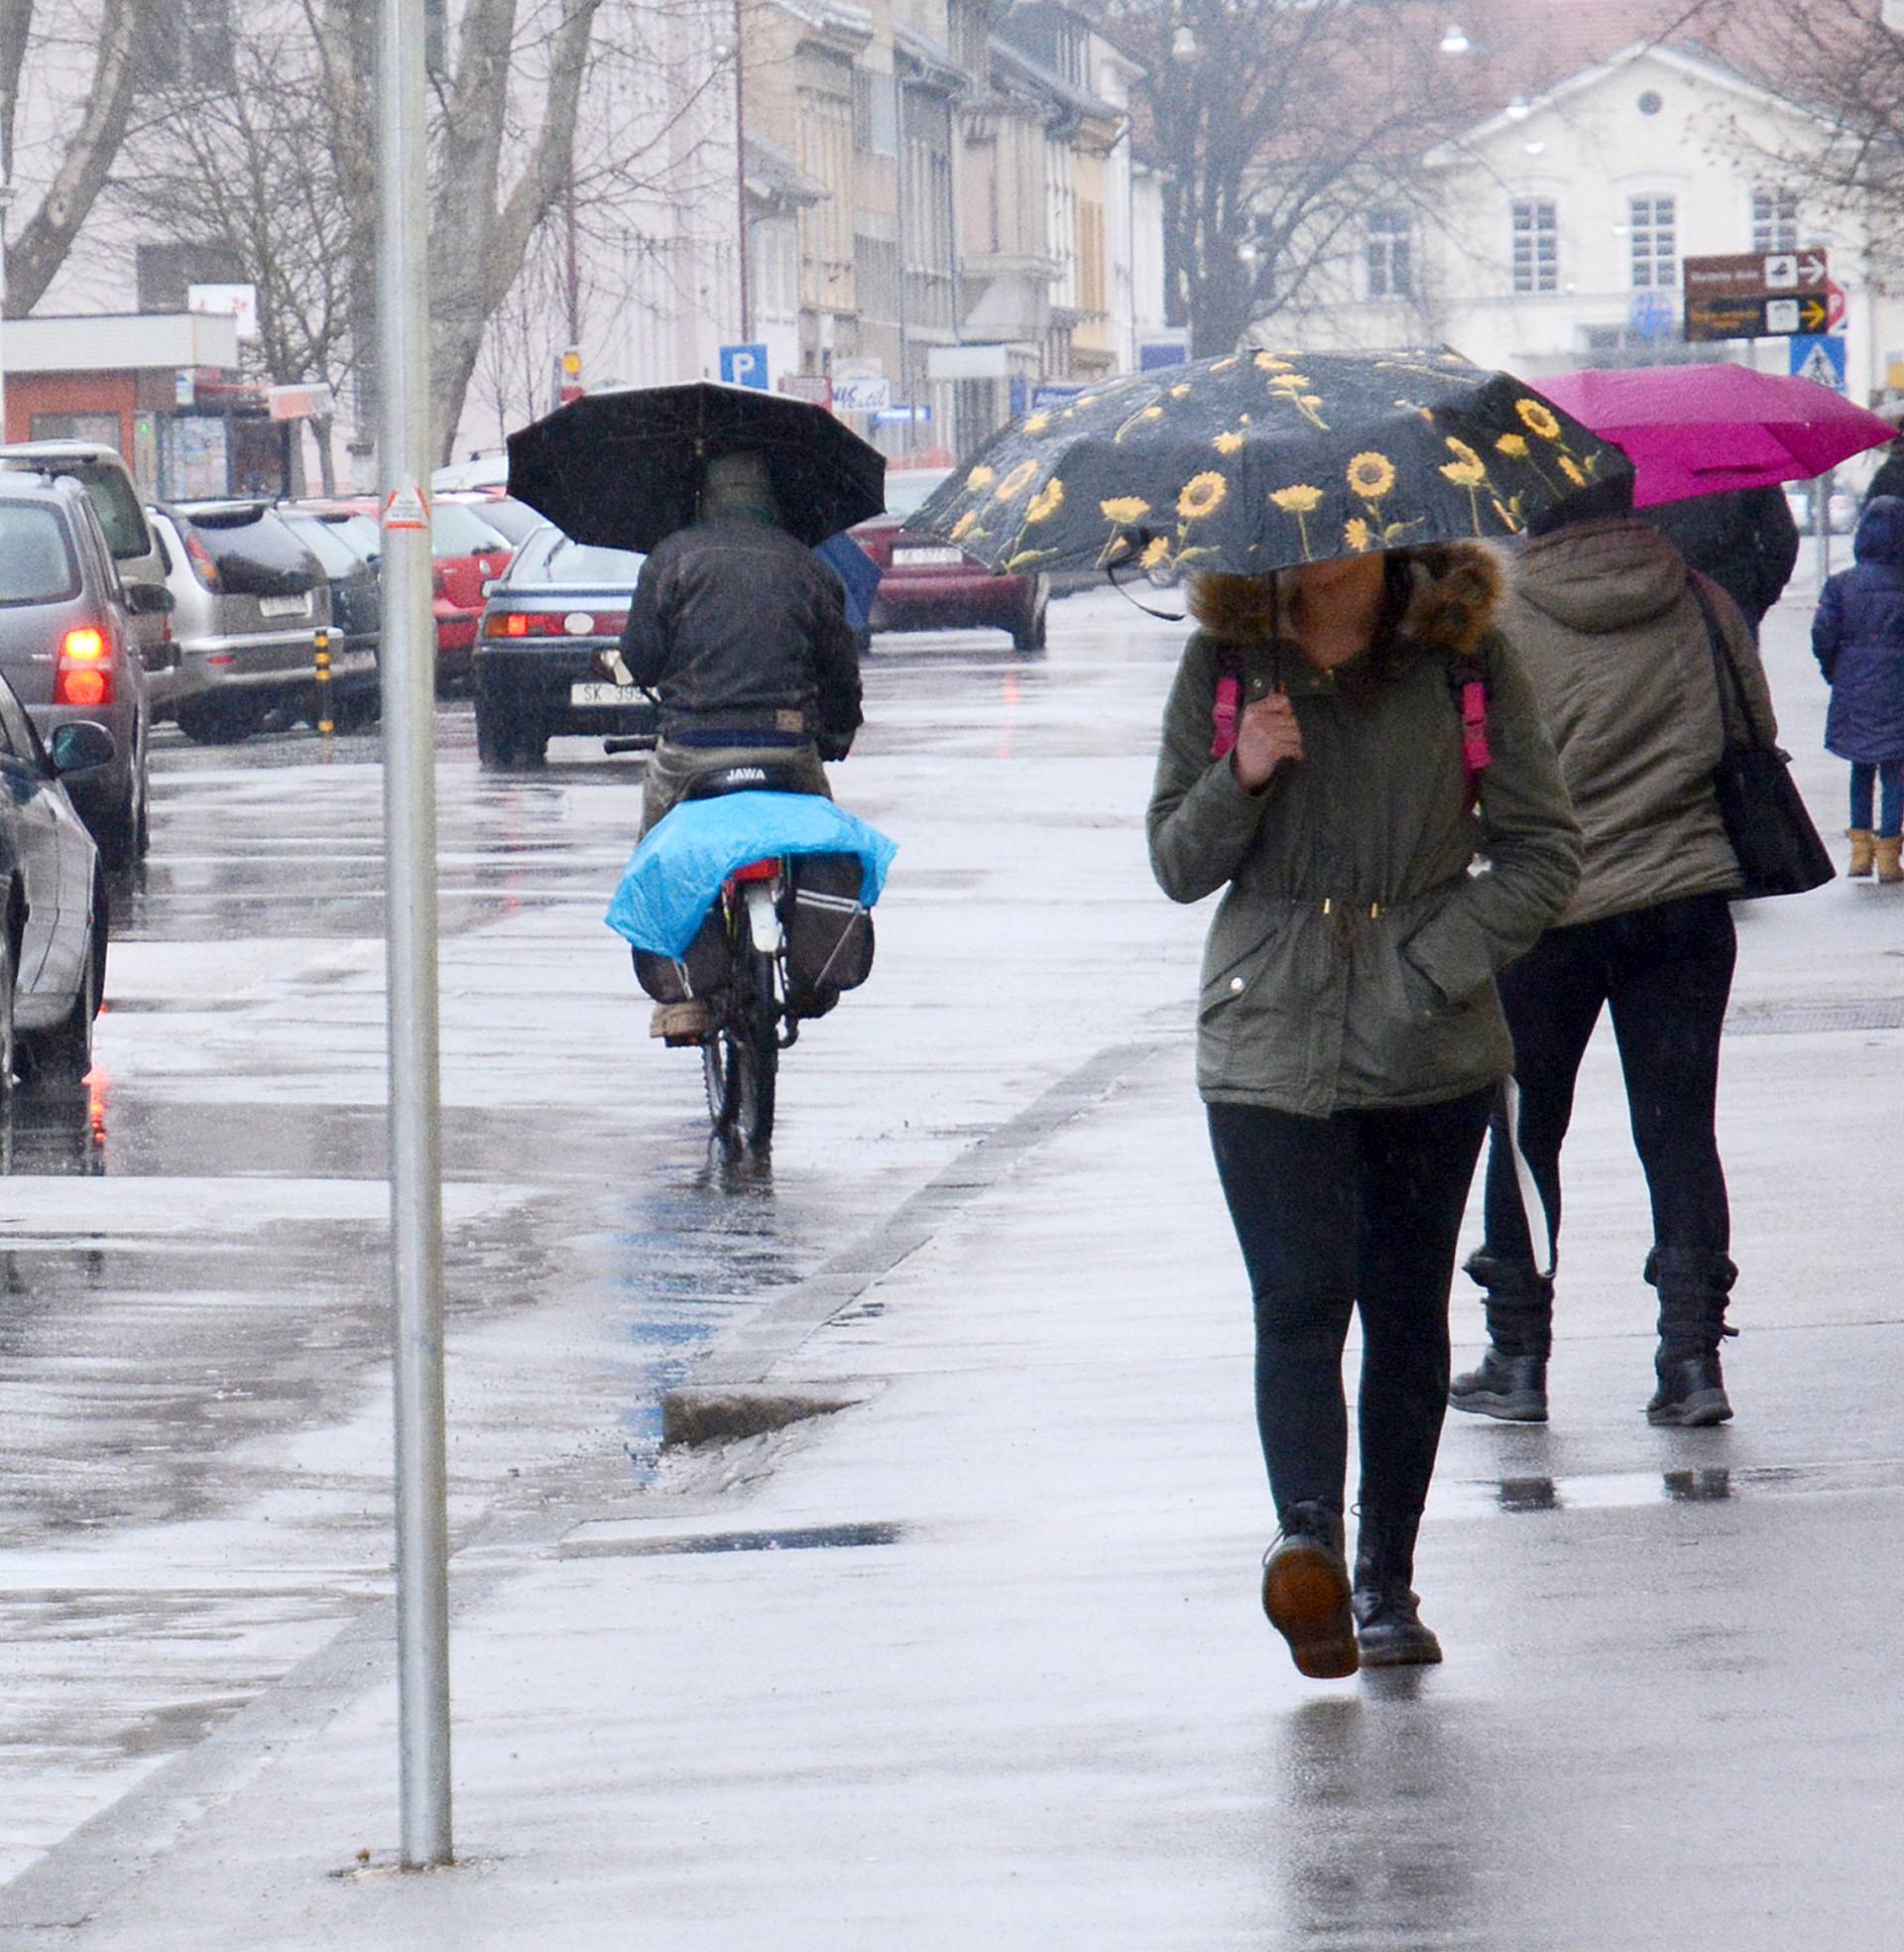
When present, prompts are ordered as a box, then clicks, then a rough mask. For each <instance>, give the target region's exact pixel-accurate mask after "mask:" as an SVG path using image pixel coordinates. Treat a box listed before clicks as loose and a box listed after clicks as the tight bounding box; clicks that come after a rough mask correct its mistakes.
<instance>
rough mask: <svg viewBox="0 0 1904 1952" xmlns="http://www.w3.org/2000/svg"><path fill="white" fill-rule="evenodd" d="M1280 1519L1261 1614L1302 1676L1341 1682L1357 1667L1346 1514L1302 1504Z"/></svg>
mask: <svg viewBox="0 0 1904 1952" xmlns="http://www.w3.org/2000/svg"><path fill="white" fill-rule="evenodd" d="M1280 1517H1281V1521H1282V1529H1281V1532H1280V1534H1279V1535H1278V1537H1277V1539H1276V1542H1275V1543H1274V1544H1273V1545H1272V1546H1270V1548H1269V1550H1268V1552H1267V1553H1265V1554H1264V1556H1263V1561H1262V1610H1263V1612H1264V1613H1266V1614H1267V1615H1268V1616H1269V1624H1270V1626H1272V1627H1273V1628H1274V1629H1275V1630H1276V1632H1277V1633H1278V1634H1280V1635H1281V1636H1282V1638H1283V1639H1284V1640H1285V1641H1287V1642H1288V1643H1289V1652H1290V1655H1291V1657H1292V1658H1293V1659H1294V1660H1295V1663H1296V1669H1297V1671H1298V1672H1299V1673H1303V1674H1307V1675H1308V1676H1309V1678H1310V1679H1311V1680H1314V1681H1339V1680H1341V1679H1343V1678H1344V1677H1345V1676H1347V1675H1350V1674H1353V1673H1354V1672H1355V1671H1356V1667H1357V1665H1358V1656H1357V1651H1356V1622H1355V1615H1354V1614H1353V1613H1352V1611H1351V1610H1350V1590H1349V1566H1348V1562H1347V1560H1346V1559H1345V1558H1344V1557H1343V1549H1342V1542H1343V1540H1342V1531H1343V1527H1342V1514H1341V1513H1340V1512H1336V1511H1332V1510H1331V1509H1330V1508H1329V1507H1328V1506H1327V1505H1324V1504H1322V1503H1321V1502H1320V1501H1319V1500H1315V1499H1302V1500H1299V1501H1298V1502H1297V1503H1295V1504H1293V1505H1289V1506H1287V1507H1285V1508H1284V1509H1283V1511H1282V1513H1281V1514H1280Z"/></svg>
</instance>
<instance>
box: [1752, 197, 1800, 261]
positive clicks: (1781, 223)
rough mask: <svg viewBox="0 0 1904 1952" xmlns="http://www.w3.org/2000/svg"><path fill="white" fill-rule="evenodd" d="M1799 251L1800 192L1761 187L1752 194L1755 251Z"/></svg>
mask: <svg viewBox="0 0 1904 1952" xmlns="http://www.w3.org/2000/svg"><path fill="white" fill-rule="evenodd" d="M1797 249H1798V191H1797V190H1795V189H1773V188H1768V187H1760V188H1758V189H1755V190H1753V191H1752V252H1753V255H1754V256H1756V257H1765V256H1767V255H1768V254H1769V253H1771V252H1774V251H1796V250H1797Z"/></svg>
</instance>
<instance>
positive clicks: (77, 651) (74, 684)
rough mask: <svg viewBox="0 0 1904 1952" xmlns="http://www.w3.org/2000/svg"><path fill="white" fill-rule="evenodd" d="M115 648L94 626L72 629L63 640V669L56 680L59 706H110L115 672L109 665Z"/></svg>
mask: <svg viewBox="0 0 1904 1952" xmlns="http://www.w3.org/2000/svg"><path fill="white" fill-rule="evenodd" d="M110 649H111V647H110V646H109V645H108V644H107V642H106V634H105V632H104V631H102V630H97V629H95V628H94V627H93V626H92V625H90V624H81V625H80V626H79V627H78V628H77V629H75V630H69V631H67V633H66V634H65V636H64V637H62V638H61V639H60V668H59V671H57V672H56V674H55V676H54V680H53V702H54V703H55V704H56V705H109V704H111V703H112V671H111V670H110V668H109V667H108V666H107V664H106V659H107V655H108V653H109V651H110Z"/></svg>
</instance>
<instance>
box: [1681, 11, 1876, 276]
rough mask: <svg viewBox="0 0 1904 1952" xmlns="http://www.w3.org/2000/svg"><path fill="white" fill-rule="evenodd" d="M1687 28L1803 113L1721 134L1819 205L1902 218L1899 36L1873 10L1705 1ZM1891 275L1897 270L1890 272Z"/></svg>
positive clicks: (1736, 123) (1735, 127)
mask: <svg viewBox="0 0 1904 1952" xmlns="http://www.w3.org/2000/svg"><path fill="white" fill-rule="evenodd" d="M1695 24H1696V26H1697V27H1698V29H1699V30H1700V32H1701V33H1702V34H1703V35H1704V37H1705V38H1706V39H1707V40H1708V41H1709V43H1710V44H1711V45H1712V46H1713V47H1714V48H1715V50H1716V51H1717V52H1718V53H1719V54H1720V55H1721V57H1722V58H1723V59H1726V60H1729V61H1731V62H1732V64H1733V65H1735V66H1737V67H1739V68H1741V69H1742V70H1743V71H1744V72H1745V73H1746V74H1747V75H1748V76H1750V77H1752V78H1754V79H1757V80H1761V81H1763V82H1764V83H1765V84H1766V85H1768V86H1769V87H1771V88H1772V89H1773V90H1774V91H1775V92H1776V93H1778V94H1780V95H1782V96H1783V97H1784V98H1785V99H1786V100H1787V101H1789V102H1791V103H1792V104H1793V105H1794V106H1795V107H1796V108H1798V109H1801V110H1803V111H1804V113H1803V115H1802V116H1795V117H1793V118H1791V119H1790V120H1789V121H1788V122H1786V123H1784V124H1782V125H1779V124H1771V123H1767V122H1765V121H1764V120H1763V119H1762V118H1760V119H1758V120H1757V121H1755V122H1754V123H1753V124H1751V125H1749V126H1748V125H1747V124H1745V123H1744V122H1743V121H1741V120H1738V119H1734V121H1733V122H1732V123H1731V124H1730V125H1729V126H1728V130H1727V135H1728V141H1729V146H1730V148H1731V149H1732V151H1733V153H1734V154H1739V155H1751V156H1753V157H1756V158H1757V159H1759V160H1761V161H1762V162H1764V163H1765V164H1766V165H1768V166H1769V167H1770V168H1771V169H1773V170H1776V171H1777V172H1778V173H1779V175H1780V177H1781V178H1782V180H1783V181H1785V182H1787V183H1793V184H1794V185H1795V186H1797V187H1799V188H1801V189H1804V190H1807V191H1809V192H1810V193H1811V194H1812V195H1813V196H1814V197H1815V198H1816V199H1817V200H1818V201H1820V202H1822V203H1826V204H1832V205H1836V206H1837V207H1839V208H1842V209H1848V210H1854V211H1868V212H1870V213H1871V215H1872V216H1873V217H1874V218H1876V219H1878V220H1879V221H1878V222H1877V223H1876V224H1875V225H1874V230H1876V231H1878V232H1881V233H1882V234H1883V235H1882V237H1880V239H1879V241H1880V242H1882V241H1883V239H1884V238H1888V237H1890V236H1892V235H1894V234H1895V232H1896V229H1897V225H1898V221H1899V219H1900V218H1904V30H1900V29H1899V28H1892V27H1887V26H1886V25H1885V22H1884V17H1883V7H1882V5H1881V0H1778V3H1777V4H1776V5H1775V6H1768V5H1767V4H1765V0H1703V4H1702V5H1701V6H1700V7H1699V8H1698V9H1697V12H1696V16H1695ZM1893 269H1895V267H1893Z"/></svg>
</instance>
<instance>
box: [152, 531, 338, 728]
mask: <svg viewBox="0 0 1904 1952" xmlns="http://www.w3.org/2000/svg"><path fill="white" fill-rule="evenodd" d="M151 514H152V521H153V527H154V528H155V529H156V530H157V531H158V533H159V539H160V541H161V542H162V543H163V544H164V545H165V549H166V556H167V579H168V582H169V583H170V586H171V589H172V593H173V595H174V597H175V598H176V599H177V601H178V609H177V610H176V611H175V612H174V614H173V619H172V629H173V635H174V637H175V638H177V640H178V642H179V652H180V654H181V659H182V664H181V669H180V672H179V697H178V702H177V704H176V705H175V706H174V708H173V717H174V718H176V719H177V720H178V721H179V731H181V732H182V733H183V734H184V735H185V737H186V738H188V739H196V740H198V741H199V742H200V743H201V744H206V745H223V744H227V743H229V742H231V741H233V740H237V739H243V738H246V737H247V736H249V735H250V734H251V733H253V732H256V731H259V730H260V729H261V728H262V727H263V726H264V724H265V721H266V720H267V719H268V718H270V717H271V716H272V714H273V713H274V712H285V711H289V712H290V713H291V714H293V715H294V716H303V715H304V714H306V713H307V712H308V711H309V710H310V708H311V694H312V691H313V689H314V687H315V684H316V678H317V633H318V632H319V631H328V630H329V628H330V623H331V615H330V583H329V579H328V578H327V577H326V576H325V574H324V568H323V564H322V563H320V562H319V561H318V560H317V558H316V556H314V555H313V554H312V553H311V552H310V550H309V549H306V548H305V547H304V545H303V544H302V543H301V542H300V541H299V540H298V539H297V536H295V535H294V534H293V533H292V531H291V530H290V529H289V528H287V527H286V525H285V523H284V522H283V520H282V519H281V518H280V517H279V516H278V515H277V514H275V513H274V512H273V510H272V508H271V507H270V505H269V504H268V503H265V502H252V501H229V502H171V503H167V504H165V505H164V506H161V507H155V508H154V509H153V510H152V511H151Z"/></svg>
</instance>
